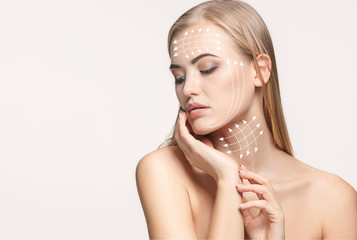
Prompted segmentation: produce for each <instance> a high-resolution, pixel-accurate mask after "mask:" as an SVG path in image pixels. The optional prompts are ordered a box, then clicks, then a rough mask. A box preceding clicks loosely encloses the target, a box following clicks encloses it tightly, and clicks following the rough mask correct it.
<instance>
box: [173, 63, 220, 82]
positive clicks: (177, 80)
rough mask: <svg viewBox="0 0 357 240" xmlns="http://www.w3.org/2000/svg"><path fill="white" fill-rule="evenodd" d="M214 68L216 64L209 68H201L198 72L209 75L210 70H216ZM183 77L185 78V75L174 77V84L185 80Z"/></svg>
mask: <svg viewBox="0 0 357 240" xmlns="http://www.w3.org/2000/svg"><path fill="white" fill-rule="evenodd" d="M216 68H217V66H216V67H211V68H209V69H206V70H201V71H200V73H201V74H202V75H209V74H211V73H212V72H214V70H216ZM185 78H186V76H182V77H179V78H176V79H175V84H181V83H182V82H183V81H184V80H185Z"/></svg>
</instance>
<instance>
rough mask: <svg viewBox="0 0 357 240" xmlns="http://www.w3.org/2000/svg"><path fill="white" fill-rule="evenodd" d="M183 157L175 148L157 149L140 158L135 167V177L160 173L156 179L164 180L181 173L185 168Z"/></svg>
mask: <svg viewBox="0 0 357 240" xmlns="http://www.w3.org/2000/svg"><path fill="white" fill-rule="evenodd" d="M186 165H187V161H185V157H184V155H183V153H182V151H181V150H180V148H179V147H177V146H169V147H164V148H160V149H157V150H155V151H153V152H150V153H148V154H146V155H145V156H144V157H142V158H141V159H140V161H139V163H138V165H137V167H136V177H137V178H138V177H140V175H146V174H152V173H155V172H160V174H159V175H158V176H157V177H160V176H161V177H163V178H166V177H168V176H172V174H174V173H175V172H176V174H177V173H179V172H180V171H183V170H184V169H185V168H186V167H187V166H186Z"/></svg>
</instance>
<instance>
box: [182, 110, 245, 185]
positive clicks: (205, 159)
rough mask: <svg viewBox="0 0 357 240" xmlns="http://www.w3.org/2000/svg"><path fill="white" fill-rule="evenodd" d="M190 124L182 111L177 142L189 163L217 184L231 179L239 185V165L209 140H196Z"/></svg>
mask: <svg viewBox="0 0 357 240" xmlns="http://www.w3.org/2000/svg"><path fill="white" fill-rule="evenodd" d="M188 124H189V123H188V122H187V114H186V113H185V112H183V111H181V112H180V113H179V118H178V122H177V124H176V128H175V140H176V142H177V144H178V146H179V147H180V148H181V150H182V152H183V153H184V154H185V157H186V159H187V160H188V161H189V163H190V164H191V165H192V166H195V167H197V168H199V169H201V170H202V171H204V172H206V173H207V174H209V175H211V176H212V177H213V178H214V179H215V180H216V182H217V181H218V180H227V179H229V180H234V181H235V182H237V183H238V182H239V181H240V179H239V177H238V176H237V171H238V169H239V165H238V163H237V162H236V161H235V160H234V159H233V158H231V157H230V156H229V155H227V154H225V153H222V152H220V151H218V150H216V149H214V148H213V144H212V142H211V141H210V140H209V139H207V138H204V139H202V140H201V141H199V140H197V139H195V138H194V137H193V136H192V135H191V134H190V132H189V129H188V126H187V125H188Z"/></svg>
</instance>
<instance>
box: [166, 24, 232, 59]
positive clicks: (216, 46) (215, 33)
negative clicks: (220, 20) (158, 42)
mask: <svg viewBox="0 0 357 240" xmlns="http://www.w3.org/2000/svg"><path fill="white" fill-rule="evenodd" d="M227 42H228V35H227V34H226V33H225V32H224V30H223V29H221V28H220V27H218V26H217V25H215V24H197V25H193V26H191V27H188V28H187V29H185V30H184V31H182V32H180V33H179V34H178V35H177V36H175V37H174V38H173V40H172V42H171V46H170V49H171V57H172V58H173V59H175V58H182V57H184V58H186V59H191V58H193V57H195V56H198V55H200V54H202V53H213V54H215V53H219V52H222V51H224V49H225V48H227V45H228V44H227Z"/></svg>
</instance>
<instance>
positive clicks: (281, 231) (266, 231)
mask: <svg viewBox="0 0 357 240" xmlns="http://www.w3.org/2000/svg"><path fill="white" fill-rule="evenodd" d="M239 176H240V178H241V179H242V180H243V179H247V180H248V181H249V183H250V184H247V185H237V191H238V192H239V193H244V192H254V193H256V194H257V196H258V198H259V200H251V201H247V200H246V199H245V198H244V197H243V203H242V204H241V205H240V209H241V210H242V213H243V219H244V226H245V231H246V233H247V234H248V237H249V238H251V239H285V224H284V219H285V217H284V213H283V210H282V208H281V206H280V204H279V202H278V200H277V198H276V196H275V193H274V190H273V188H272V186H271V183H270V181H269V180H268V179H266V178H264V177H262V176H260V175H259V174H257V173H253V172H251V171H249V170H248V169H247V168H245V167H244V166H242V165H241V167H240V171H239ZM251 208H258V209H260V210H259V214H258V215H257V216H255V217H253V216H252V214H251V212H250V211H249V209H251Z"/></svg>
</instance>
